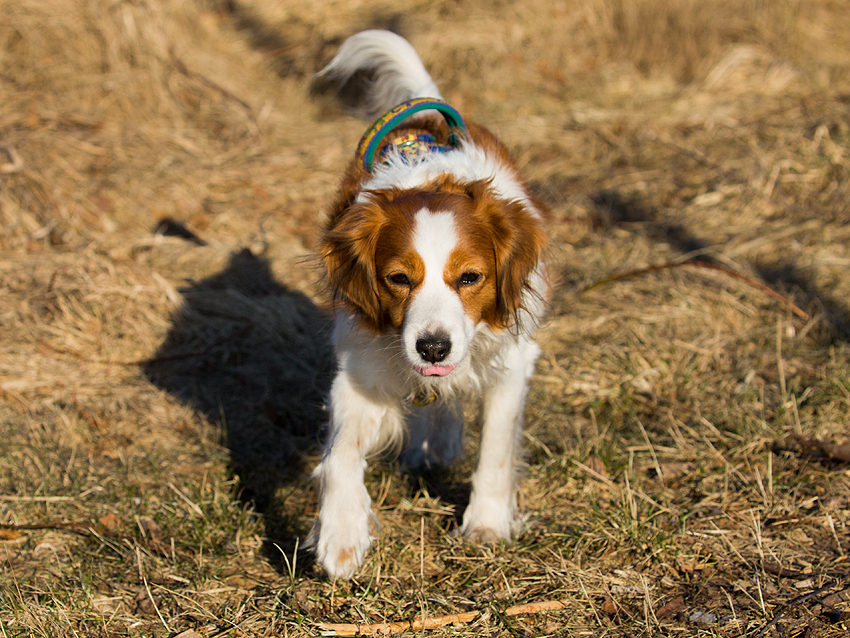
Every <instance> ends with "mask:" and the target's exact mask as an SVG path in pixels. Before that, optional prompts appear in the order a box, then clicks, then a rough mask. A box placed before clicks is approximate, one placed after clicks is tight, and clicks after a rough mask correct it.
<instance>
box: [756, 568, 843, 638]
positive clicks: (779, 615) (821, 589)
mask: <svg viewBox="0 0 850 638" xmlns="http://www.w3.org/2000/svg"><path fill="white" fill-rule="evenodd" d="M837 585H842V587H841V589H839V590H837V591H835V592H833V594H832V595H835V594H837V593H840V592H842V591H845V590H846V589H848V588H850V585H847V584H846V583H845V582H844V581H836V580H834V581H832V582H831V583H829V584H828V585H824V586H822V587H818V588H817V589H814V590H812V591H810V592H809V593H807V594H803V595H801V596H797V597H796V598H794V599H792V600H790V601H789V602H787V603H785V604H784V605H783V606H782V608H781V609H780V610H779V611H777V612H776V613H775V614H774V615H773V618H771V619H770V620H769V621H768V622H767V623H766V624H765V625H764V627H762V628H761V630H760V631H759V632H758V633H757V634H755V635H754V636H753V638H763V636H764V635H765V634H767V632H768V631H770V628H771V627H773V626H774V625H775V624H776V623H778V622H779V621H780V620H782V617H783V616H784V615H785V614H787V613H788V612H789V611H791V610H792V609H794V608H795V607H798V606H800V605H802V604H803V603H804V602H806V601H809V600H811V599H812V598H817V597H818V596H820V595H821V594H822V593H823V592H825V591H829V590H830V589H832V588H834V587H835V586H837Z"/></svg>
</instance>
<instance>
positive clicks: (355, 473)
mask: <svg viewBox="0 0 850 638" xmlns="http://www.w3.org/2000/svg"><path fill="white" fill-rule="evenodd" d="M391 416H392V415H390V414H389V408H388V407H387V406H383V405H378V404H376V403H374V402H372V401H370V400H369V399H367V398H366V397H364V396H363V394H361V393H360V392H358V391H357V389H356V387H355V386H354V385H353V384H352V383H351V380H350V379H349V377H348V374H347V373H346V372H345V371H342V372H340V373H339V374H338V375H337V377H336V379H335V380H334V383H333V386H332V388H331V422H330V437H329V440H328V443H327V446H326V447H325V452H324V455H323V457H322V462H321V463H320V464H319V466H318V467H317V468H316V476H317V477H318V479H319V486H320V497H319V517H318V520H317V521H316V525H315V527H314V529H313V532H312V533H311V537H312V539H311V540H312V542H313V543H314V546H315V551H316V555H317V557H318V560H319V563H320V564H321V565H322V567H324V569H325V571H326V572H327V574H328V576H330V577H331V578H334V579H336V578H351V576H352V575H353V574H354V572H355V571H356V570H357V568H358V567H360V565H361V564H362V563H363V558H364V557H365V555H366V552H367V551H368V549H369V545H370V543H371V541H372V537H371V533H370V532H371V527H372V525H373V524H375V523H376V521H375V519H374V514H373V513H372V507H371V500H370V498H369V493H368V492H367V491H366V486H365V484H364V482H363V477H364V472H365V470H366V457H367V455H368V454H369V453H370V452H371V451H373V449H374V448H375V447H376V445H378V443H379V441H380V439H381V434H382V427H384V426H385V425H386V422H387V420H388V418H389V417H391Z"/></svg>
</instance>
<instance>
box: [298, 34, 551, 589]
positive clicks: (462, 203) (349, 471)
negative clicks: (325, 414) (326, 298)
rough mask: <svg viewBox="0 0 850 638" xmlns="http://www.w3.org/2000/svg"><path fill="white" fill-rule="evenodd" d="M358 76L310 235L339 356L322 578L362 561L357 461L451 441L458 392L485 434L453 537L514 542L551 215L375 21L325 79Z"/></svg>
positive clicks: (505, 156)
mask: <svg viewBox="0 0 850 638" xmlns="http://www.w3.org/2000/svg"><path fill="white" fill-rule="evenodd" d="M363 76H366V77H368V78H369V79H370V83H369V84H368V86H367V89H368V90H367V95H366V99H365V100H364V101H363V103H362V104H361V112H362V113H363V114H364V115H366V116H368V117H370V118H377V119H376V122H375V124H373V126H372V127H371V128H370V129H369V130H368V131H367V133H366V134H365V135H364V136H363V139H362V140H361V142H360V145H359V147H358V150H357V153H356V154H355V158H354V160H353V161H352V162H351V164H350V165H349V167H348V169H347V171H346V173H345V176H344V178H343V181H342V186H341V188H340V190H339V193H338V195H337V197H336V199H335V201H334V203H333V205H332V208H331V211H330V215H329V219H328V221H327V225H326V227H325V229H324V234H323V237H322V240H321V244H320V256H321V260H322V262H323V265H324V268H325V270H326V273H327V282H328V285H329V288H330V289H331V291H332V296H333V303H334V307H335V319H334V329H333V343H334V348H335V351H336V356H337V364H338V370H337V371H336V376H335V378H334V381H333V383H332V386H331V390H330V398H329V413H330V423H329V433H328V440H327V443H326V444H325V448H324V452H323V456H322V459H321V462H320V463H319V465H318V467H317V468H316V471H315V476H316V477H317V479H318V486H319V513H318V518H317V520H316V523H315V525H314V526H313V529H312V531H311V534H310V543H311V545H312V547H313V551H314V552H315V554H316V557H317V560H318V562H319V564H320V565H321V566H322V567H323V568H324V570H325V572H326V573H327V575H328V576H329V577H330V578H332V579H337V578H343V579H348V578H351V577H352V576H353V574H354V573H355V571H356V570H357V569H358V567H359V566H360V565H361V564H362V563H363V560H364V556H365V555H366V553H367V551H368V549H369V546H370V543H371V541H372V531H373V530H374V529H377V519H376V518H375V516H374V514H373V513H372V509H371V503H370V498H369V494H368V492H367V490H366V487H365V485H364V472H365V469H366V467H367V459H369V458H370V457H372V456H374V455H375V454H376V453H378V452H381V451H383V450H386V449H388V448H391V447H393V446H396V449H402V447H401V443H402V442H405V443H406V449H405V451H404V452H403V454H402V457H401V460H402V463H403V464H406V465H408V466H429V467H430V466H445V465H448V464H449V463H451V461H452V460H453V459H454V458H456V457H458V456H459V455H460V453H461V443H462V441H461V439H462V433H463V415H462V409H461V401H462V400H465V399H471V400H475V401H476V402H477V403H478V404H479V405H480V406H481V444H480V453H479V458H478V462H477V467H476V470H475V472H474V474H473V476H472V491H471V495H470V499H469V504H468V506H467V508H466V510H465V512H464V515H463V521H462V525H461V526H460V530H459V531H460V533H461V534H463V535H464V536H465V537H468V538H470V539H473V540H475V541H478V542H499V541H503V540H504V541H508V542H510V541H511V537H512V534H513V533H514V518H515V515H516V510H517V500H516V491H517V474H518V467H519V463H520V460H521V456H522V455H521V443H520V437H521V429H522V418H523V411H524V407H525V399H526V394H527V384H528V380H529V378H530V377H531V375H532V373H533V371H534V366H535V361H536V359H537V358H538V356H539V353H540V349H539V347H538V345H537V344H536V343H535V342H534V341H533V340H532V332H533V330H534V329H535V327H536V326H537V325H538V323H539V320H540V319H541V318H542V316H543V314H544V310H545V306H546V296H547V290H548V288H549V284H548V278H547V273H546V266H545V263H544V261H545V259H544V253H545V250H546V244H547V234H546V221H547V218H548V216H549V214H548V212H547V211H546V209H545V208H544V206H543V205H542V204H541V203H540V202H538V201H537V200H536V199H535V198H534V197H533V196H532V194H530V192H529V189H528V187H527V186H526V185H525V184H524V183H523V181H522V179H521V178H520V175H519V172H518V170H517V167H516V165H515V163H514V162H513V160H512V159H511V157H510V155H509V153H508V151H507V149H506V147H505V146H504V145H503V144H502V143H501V142H499V141H498V140H497V139H496V137H494V136H493V135H492V134H491V133H490V132H489V131H488V130H486V129H485V128H484V127H482V126H479V125H477V124H474V123H472V122H466V121H464V120H463V117H462V116H461V115H460V113H459V112H457V111H456V110H455V109H454V108H453V107H451V106H450V105H448V104H447V103H446V102H445V101H444V100H443V99H442V96H441V95H440V91H439V90H438V88H437V86H436V85H435V83H434V81H433V79H432V78H431V76H430V74H429V73H428V71H427V70H426V69H425V67H424V65H423V63H422V61H421V59H420V58H419V55H418V54H417V53H416V51H415V50H414V48H413V47H412V45H410V43H408V42H407V40H405V39H404V38H402V37H401V36H399V35H396V34H394V33H391V32H389V31H378V30H370V31H364V32H361V33H358V34H356V35H354V36H352V37H350V38H349V39H347V40H346V41H345V42H344V43H343V44H342V46H341V47H340V49H339V51H338V53H337V54H336V56H335V57H334V58H333V59H332V60H331V62H330V63H329V64H328V66H327V67H325V69H324V70H323V71H321V72H320V74H319V77H320V78H321V80H322V81H323V82H329V83H332V84H336V85H338V86H343V85H346V84H347V83H351V82H353V81H354V80H355V79H356V78H358V77H363Z"/></svg>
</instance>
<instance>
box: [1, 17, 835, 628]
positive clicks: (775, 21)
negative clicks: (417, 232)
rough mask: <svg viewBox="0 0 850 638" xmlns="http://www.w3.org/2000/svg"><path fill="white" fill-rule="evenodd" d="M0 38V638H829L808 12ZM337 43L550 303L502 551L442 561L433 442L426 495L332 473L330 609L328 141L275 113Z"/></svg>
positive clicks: (396, 478) (823, 357)
mask: <svg viewBox="0 0 850 638" xmlns="http://www.w3.org/2000/svg"><path fill="white" fill-rule="evenodd" d="M0 15H2V16H3V19H2V20H0V227H2V235H0V327H2V330H0V396H2V400H0V627H1V628H2V635H3V636H16V635H34V636H52V637H55V636H76V635H96V636H150V635H158V636H165V635H171V636H174V635H182V636H183V637H184V638H188V637H189V636H196V635H202V636H209V637H212V636H262V635H270V636H271V635H286V636H302V635H305V636H306V635H316V634H317V633H320V632H321V631H325V632H334V631H337V632H338V631H343V630H344V629H345V627H342V628H340V627H329V626H328V625H355V626H356V627H355V629H356V628H357V627H359V630H360V631H367V630H369V627H372V628H375V627H374V626H375V625H382V624H385V623H405V622H408V621H415V620H417V619H422V618H426V619H431V621H432V623H433V624H437V625H441V626H439V627H435V628H433V629H426V630H423V629H407V632H408V634H410V635H412V634H413V633H416V634H417V635H420V634H421V633H422V632H423V631H425V632H429V635H434V636H471V635H482V636H484V635H487V636H499V635H502V636H544V635H553V636H554V635H558V636H561V635H569V636H579V635H581V636H626V635H629V636H667V635H670V636H672V635H677V636H678V635H687V636H741V635H747V636H753V637H759V638H760V637H762V636H797V637H802V636H808V637H810V638H814V637H818V638H822V637H823V638H831V637H837V636H845V635H846V634H847V631H848V613H850V602H848V589H847V587H848V582H847V575H848V572H850V564H848V561H849V560H850V559H848V552H850V459H848V457H850V450H848V418H850V345H848V341H850V303H848V301H847V300H848V299H850V225H848V221H850V219H849V218H848V206H847V201H848V198H849V197H848V196H850V192H848V191H850V187H848V168H850V126H849V125H848V122H850V98H848V96H850V36H848V33H850V29H848V28H847V27H848V25H850V11H849V10H848V7H847V6H846V3H842V2H836V1H833V0H814V1H812V2H798V1H796V0H787V1H784V2H773V3H757V2H751V1H749V0H747V1H745V0H721V1H719V2H693V1H690V0H670V2H666V3H660V2H653V1H651V0H638V1H637V2H625V1H622V0H567V1H564V2H552V1H551V0H545V1H544V0H528V1H526V2H521V3H509V2H496V3H493V2H484V1H483V0H470V1H469V2H462V3H456V2H447V1H442V0H434V1H431V0H424V1H421V2H411V3H407V4H406V5H405V6H402V4H399V3H395V2H384V1H382V0H376V1H370V2H360V3H352V2H342V1H341V0H329V1H320V2H313V3H301V4H298V5H296V4H295V3H289V2H284V1H283V0H265V1H260V0H229V1H228V2H218V1H216V0H166V1H163V2H148V1H146V0H140V1H134V2H124V1H113V0H108V1H107V0H15V1H12V0H2V1H0ZM376 26H377V27H389V28H394V29H397V30H399V31H401V32H402V33H403V34H405V35H406V36H408V37H409V39H411V40H412V42H413V43H414V44H415V46H416V47H417V48H418V50H419V51H420V52H421V54H422V57H423V58H424V60H425V61H426V64H427V65H428V67H429V68H430V69H431V70H432V72H433V74H434V76H435V77H436V78H437V79H438V80H439V82H440V85H441V87H442V89H443V91H444V93H445V95H446V96H447V97H448V98H449V100H450V101H451V102H452V103H454V104H455V105H456V106H458V107H459V108H460V109H461V110H462V111H463V112H464V113H465V114H467V115H468V116H469V117H471V118H474V119H477V120H479V121H482V122H485V123H487V124H488V125H489V126H490V127H491V128H492V129H493V130H494V131H496V132H497V133H498V134H499V135H500V136H501V137H502V138H503V139H504V140H505V141H506V142H507V143H508V145H509V146H510V147H511V149H512V150H513V151H514V152H515V153H516V155H517V156H518V157H519V158H520V160H521V162H522V164H523V165H524V166H526V167H527V175H528V177H529V179H530V180H531V182H532V184H533V186H534V188H535V190H536V191H537V192H538V194H539V195H540V196H541V197H542V198H544V199H545V200H546V201H547V202H548V203H549V204H550V205H551V206H552V209H553V211H554V215H555V224H554V227H553V229H552V238H553V241H554V244H555V246H556V249H555V251H554V253H553V255H552V260H553V263H554V265H555V270H556V274H557V284H556V290H555V295H554V298H553V301H552V308H551V313H550V317H549V319H548V321H547V323H546V324H545V325H544V326H543V327H542V329H541V334H540V340H541V343H542V345H543V349H544V353H545V354H544V356H543V358H542V360H541V362H540V365H539V366H538V373H537V375H536V376H535V378H534V382H533V388H532V393H531V399H530V404H529V407H528V413H527V430H526V432H527V433H526V436H525V444H526V448H527V457H526V460H527V466H526V468H525V472H524V479H523V482H522V495H521V497H522V498H521V500H522V508H523V517H524V518H523V524H524V530H523V532H522V533H521V534H520V535H519V536H518V538H517V540H516V542H515V543H514V544H513V545H511V546H499V547H492V546H479V545H475V544H471V543H467V542H464V541H462V540H460V539H457V538H456V537H455V536H453V534H452V532H453V531H454V530H455V529H456V527H457V521H458V518H459V516H461V515H462V511H463V507H464V504H465V500H466V498H467V488H466V484H465V478H466V477H467V476H468V472H469V469H470V467H471V466H472V464H473V463H474V458H475V444H476V437H475V428H474V427H472V428H471V429H470V433H469V446H468V449H467V453H466V456H465V457H464V459H463V461H462V462H460V463H459V464H458V465H457V467H454V468H452V469H451V470H450V471H448V472H442V473H423V474H409V473H404V472H401V471H399V469H398V468H397V467H396V466H395V465H394V463H393V462H392V460H387V461H386V462H382V463H376V464H375V465H374V466H373V467H372V469H371V471H370V474H369V477H368V487H369V490H370V492H371V494H372V497H373V499H374V502H375V507H376V510H377V512H378V515H379V518H380V519H381V521H382V524H383V529H382V531H381V533H380V534H379V535H378V539H377V542H376V544H375V547H374V550H373V551H372V552H371V554H370V556H369V558H368V560H367V562H366V564H365V565H364V567H363V568H362V569H361V570H360V571H359V572H358V574H357V576H356V578H355V579H354V580H353V581H352V582H351V583H331V582H327V581H326V580H324V579H323V578H322V576H321V574H320V573H319V571H318V569H317V568H316V567H315V566H314V565H313V564H312V563H311V560H310V555H309V554H308V553H306V552H304V551H303V548H302V542H303V539H304V537H305V534H306V532H307V530H308V529H309V526H310V524H311V522H312V520H313V518H314V516H315V494H314V492H313V489H312V486H311V484H310V481H309V480H308V478H307V477H308V475H309V472H310V470H311V469H312V468H313V467H314V465H315V463H316V462H317V454H318V444H319V441H320V439H321V428H322V424H323V420H324V412H323V407H322V405H323V397H324V394H325V392H326V390H327V387H328V383H329V379H330V376H331V374H332V370H333V361H332V357H331V353H330V350H329V346H328V335H327V315H326V313H325V312H324V311H323V303H324V302H323V300H322V299H321V297H320V296H319V287H318V286H317V285H316V281H317V278H318V274H317V273H316V271H315V269H314V268H313V266H312V263H313V262H311V260H310V258H309V256H310V255H311V250H312V249H313V248H314V246H315V244H316V241H317V236H318V229H319V228H320V226H321V222H322V219H323V215H324V210H325V203H326V202H327V201H328V200H329V198H330V197H331V196H332V194H333V192H334V188H335V187H336V183H337V179H338V176H339V175H340V173H341V170H342V168H343V166H344V165H345V162H346V161H347V159H348V157H349V154H350V153H351V151H352V149H353V148H354V145H355V144H356V142H357V139H358V138H359V135H360V134H361V132H362V129H363V126H364V124H363V123H362V122H359V121H357V120H355V119H354V118H352V117H349V116H347V115H345V114H344V113H342V112H340V110H339V108H338V106H337V105H336V104H335V102H334V101H333V100H332V99H330V98H329V97H328V96H320V95H311V81H310V78H311V75H312V73H313V72H315V71H316V70H317V69H318V68H320V67H321V65H322V64H323V63H324V62H325V61H326V60H327V59H328V58H329V56H330V55H331V53H332V51H333V50H334V48H335V47H336V46H337V45H338V44H339V43H340V42H341V39H342V38H344V37H345V36H347V35H350V34H351V33H353V32H355V31H357V30H359V29H361V28H366V27H376ZM695 262H696V263H695ZM647 269H649V270H647ZM731 273H736V274H737V275H739V276H733V275H732V274H731ZM741 276H743V277H741ZM594 284H597V285H594ZM766 288H769V289H770V290H772V291H774V292H775V293H777V294H778V295H779V298H777V297H776V296H773V295H771V294H769V292H768V291H767V290H766ZM792 304H793V305H792ZM795 308H796V310H795ZM558 602H560V604H558ZM407 627H408V628H409V627H410V625H407ZM391 628H394V629H396V630H400V631H401V630H404V627H403V626H400V625H395V626H393V627H391ZM348 629H351V627H348ZM384 629H387V627H386V626H385V627H384Z"/></svg>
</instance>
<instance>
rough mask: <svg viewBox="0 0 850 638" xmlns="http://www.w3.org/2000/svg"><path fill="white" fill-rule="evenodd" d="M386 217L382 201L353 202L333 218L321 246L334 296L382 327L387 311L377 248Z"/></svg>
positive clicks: (376, 325)
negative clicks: (377, 271)
mask: <svg viewBox="0 0 850 638" xmlns="http://www.w3.org/2000/svg"><path fill="white" fill-rule="evenodd" d="M384 221H385V216H384V215H383V212H382V210H381V207H380V206H379V205H378V204H376V203H373V202H365V203H358V204H352V205H351V206H350V207H349V208H348V209H347V210H345V213H344V214H337V215H334V216H333V217H332V218H331V221H330V223H329V225H328V227H327V229H326V230H325V235H324V237H323V239H322V244H321V247H320V251H321V255H322V260H323V261H324V264H325V269H326V271H327V273H328V279H329V283H330V286H331V288H332V289H333V292H334V296H335V297H337V298H339V299H340V300H341V301H342V302H343V303H344V304H345V305H346V306H348V307H349V308H350V309H351V310H353V311H355V312H358V313H359V314H360V315H361V316H362V317H363V318H364V319H365V320H366V321H367V323H370V324H371V325H372V326H373V327H375V328H376V329H378V330H380V328H381V325H382V321H383V313H382V311H381V302H380V297H379V296H378V286H377V279H376V274H375V249H376V246H377V243H378V238H379V236H380V232H381V228H382V226H383V224H384Z"/></svg>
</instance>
